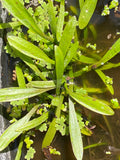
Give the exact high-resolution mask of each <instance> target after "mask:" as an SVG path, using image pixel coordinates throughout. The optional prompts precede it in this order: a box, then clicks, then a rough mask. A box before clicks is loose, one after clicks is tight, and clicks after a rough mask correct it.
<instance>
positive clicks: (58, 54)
mask: <svg viewBox="0 0 120 160" xmlns="http://www.w3.org/2000/svg"><path fill="white" fill-rule="evenodd" d="M55 69H56V77H57V85H56V93H57V94H59V93H60V86H61V84H62V79H63V73H64V57H63V53H62V51H61V49H60V47H58V46H55Z"/></svg>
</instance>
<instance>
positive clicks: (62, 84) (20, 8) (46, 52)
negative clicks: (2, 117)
mask: <svg viewBox="0 0 120 160" xmlns="http://www.w3.org/2000/svg"><path fill="white" fill-rule="evenodd" d="M1 2H2V4H3V6H4V7H5V8H6V9H7V10H8V12H9V13H10V14H11V15H12V16H13V18H12V21H11V22H8V23H2V24H0V29H4V28H11V31H10V32H8V34H7V42H6V43H7V44H6V46H5V50H6V52H7V53H9V54H10V56H11V57H14V58H15V59H18V58H19V59H20V61H19V63H17V64H16V65H15V76H16V78H17V84H18V87H9V88H3V89H0V102H10V104H11V105H12V106H13V107H12V109H11V111H10V116H11V117H12V118H13V120H14V123H13V124H11V125H10V126H9V127H8V128H7V129H6V130H5V131H4V133H3V134H2V135H1V137H0V151H2V150H4V149H5V148H6V147H7V146H8V145H9V144H10V143H11V142H12V141H13V140H15V139H16V138H17V137H18V136H21V140H20V143H19V146H18V152H17V155H16V160H19V159H20V157H21V150H22V145H23V142H25V143H26V147H27V149H28V152H27V154H26V156H25V159H27V160H28V159H31V158H33V157H34V153H35V150H34V148H32V147H31V144H32V143H33V141H32V140H31V139H30V136H31V135H33V131H34V130H33V129H36V130H39V131H41V132H43V131H46V133H45V136H44V139H43V142H42V149H43V150H44V149H45V148H48V147H49V146H50V145H51V143H52V141H53V139H54V137H55V134H56V132H57V131H59V132H60V133H61V135H62V136H64V135H68V134H69V135H70V139H71V144H72V149H73V152H74V155H75V157H76V159H77V160H82V157H83V142H82V136H81V133H82V134H84V135H91V134H92V133H91V131H90V130H89V129H87V127H86V124H87V123H86V122H85V121H83V118H82V110H83V109H84V107H85V108H87V109H88V110H91V111H93V112H96V113H98V114H102V115H108V116H109V115H113V114H114V111H113V110H112V108H111V106H110V105H111V104H110V103H105V102H103V101H102V100H100V99H97V98H94V97H92V94H90V93H96V92H97V91H98V93H102V89H101V88H88V87H87V86H85V85H82V84H81V86H77V84H75V83H74V79H75V78H76V77H82V75H84V74H87V73H88V72H90V71H91V70H93V71H94V72H95V73H96V74H97V75H99V77H100V78H101V80H102V81H103V83H104V84H105V90H109V91H110V93H111V94H114V90H113V87H112V80H111V78H110V77H108V76H106V75H105V74H104V72H103V70H107V69H110V68H112V67H117V66H119V65H120V64H119V63H118V64H113V63H111V62H109V60H110V59H112V58H113V57H114V56H115V55H116V54H117V53H118V52H120V39H118V40H117V41H116V42H115V43H114V45H113V46H112V47H111V48H110V50H108V52H107V53H105V55H104V56H103V54H101V53H98V52H97V51H92V50H89V49H88V48H86V47H84V46H81V42H80V39H79V38H78V37H79V35H78V34H77V33H78V32H77V30H78V28H79V30H81V31H82V30H84V29H85V27H87V25H88V24H89V21H90V19H91V16H92V15H93V13H94V10H95V7H96V4H97V0H90V1H89V0H85V1H84V0H79V4H80V15H79V18H78V20H77V18H76V17H75V16H70V15H69V13H68V12H67V11H66V9H65V1H64V0H59V1H58V0H56V1H52V0H48V1H47V2H46V1H44V0H40V1H39V0H38V1H37V3H36V4H34V3H32V1H29V0H28V1H27V0H25V1H22V0H11V1H8V0H1ZM93 54H94V56H93ZM73 64H79V69H78V70H77V71H74V67H73V66H74V65H73ZM105 90H104V91H105ZM33 97H34V99H33ZM76 104H79V107H78V105H77V106H76ZM109 104H110V105H109ZM23 112H24V113H26V112H28V113H27V114H26V115H25V116H23V115H24V114H22V113H23ZM50 117H51V118H50ZM23 124H24V125H23ZM6 139H7V141H6ZM29 153H31V154H29ZM57 153H58V152H57ZM33 159H34V158H33Z"/></svg>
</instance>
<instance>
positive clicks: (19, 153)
mask: <svg viewBox="0 0 120 160" xmlns="http://www.w3.org/2000/svg"><path fill="white" fill-rule="evenodd" d="M24 138H25V135H24V134H22V135H21V138H20V142H19V146H18V149H17V154H16V156H15V160H20V158H21V155H22V147H23V143H24Z"/></svg>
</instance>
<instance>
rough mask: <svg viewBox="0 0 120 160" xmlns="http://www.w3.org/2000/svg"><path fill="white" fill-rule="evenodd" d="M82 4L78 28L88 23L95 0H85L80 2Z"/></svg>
mask: <svg viewBox="0 0 120 160" xmlns="http://www.w3.org/2000/svg"><path fill="white" fill-rule="evenodd" d="M82 5H83V6H82V9H81V12H80V15H79V19H78V22H79V28H80V29H83V28H85V27H86V26H87V24H88V23H89V21H90V18H91V17H92V15H93V12H94V10H95V7H96V5H97V0H86V1H85V2H84V4H83V2H82Z"/></svg>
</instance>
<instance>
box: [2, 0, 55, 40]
mask: <svg viewBox="0 0 120 160" xmlns="http://www.w3.org/2000/svg"><path fill="white" fill-rule="evenodd" d="M1 2H2V4H3V6H4V7H5V8H7V10H8V11H9V12H10V13H11V14H12V15H13V16H14V17H16V18H17V19H18V20H19V21H20V22H21V23H22V24H24V25H25V26H26V27H28V28H29V29H30V30H32V31H33V32H35V33H37V34H39V35H40V36H41V37H44V38H45V39H48V40H51V41H52V39H51V38H50V37H48V36H46V35H45V34H44V33H43V32H42V31H41V30H40V28H39V27H38V25H37V23H36V22H35V20H34V19H33V17H32V16H31V15H30V13H29V12H28V11H27V9H26V8H25V7H24V6H23V4H22V3H21V2H20V1H18V0H10V1H8V0H1Z"/></svg>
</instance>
